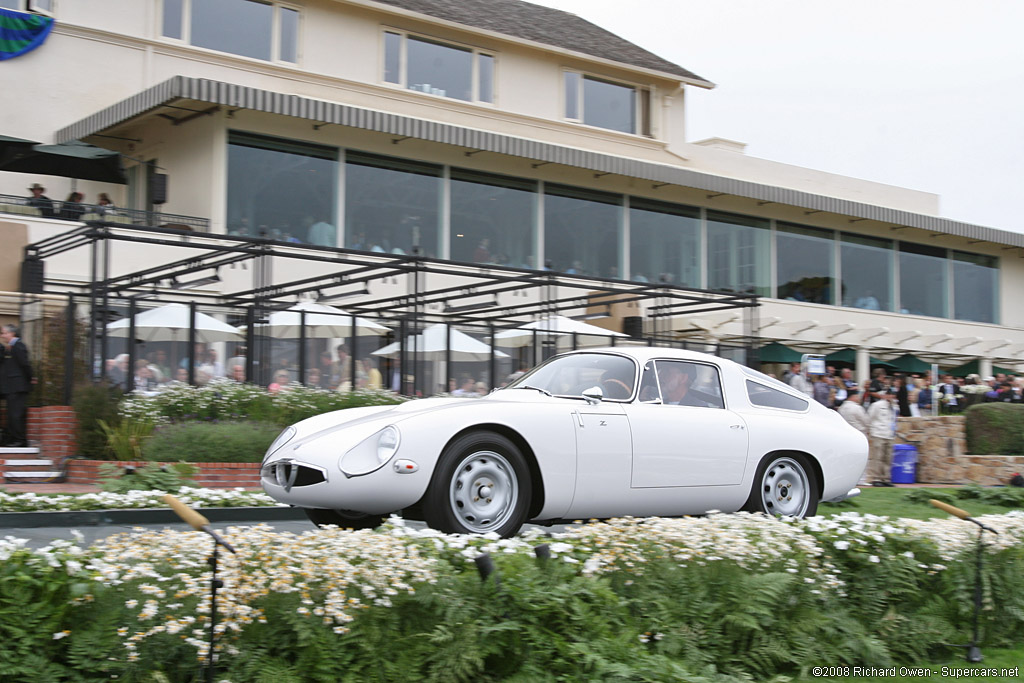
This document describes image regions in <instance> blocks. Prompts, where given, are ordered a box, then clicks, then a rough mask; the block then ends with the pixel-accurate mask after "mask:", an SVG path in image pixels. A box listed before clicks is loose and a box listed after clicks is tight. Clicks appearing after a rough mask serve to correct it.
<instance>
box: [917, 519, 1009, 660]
mask: <svg viewBox="0 0 1024 683" xmlns="http://www.w3.org/2000/svg"><path fill="white" fill-rule="evenodd" d="M928 502H929V503H931V504H932V505H933V506H935V507H937V508H939V509H940V510H944V511H945V512H948V513H949V514H951V515H953V516H954V517H959V518H960V519H962V520H964V521H966V522H973V523H974V524H977V525H978V544H977V552H976V557H975V563H974V614H973V616H972V619H971V622H972V626H971V642H970V643H968V644H967V645H954V646H953V647H963V648H966V650H967V657H966V660H967V661H968V662H971V663H972V664H976V663H978V662H980V661H982V660H983V659H985V657H984V656H982V654H981V648H980V647H979V646H978V615H979V614H980V613H981V561H982V557H983V556H984V550H985V532H986V531H991V532H992V533H993V534H997V535H998V534H999V532H998V531H996V530H995V529H993V528H992V527H990V526H986V525H985V524H982V523H981V522H979V521H978V520H976V519H974V518H973V517H971V515H970V514H969V513H968V512H967V511H966V510H961V509H960V508H958V507H954V506H952V505H949V504H947V503H943V502H942V501H939V500H935V499H932V500H930V501H928Z"/></svg>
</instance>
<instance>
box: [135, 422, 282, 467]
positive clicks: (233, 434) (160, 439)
mask: <svg viewBox="0 0 1024 683" xmlns="http://www.w3.org/2000/svg"><path fill="white" fill-rule="evenodd" d="M280 433H281V428H280V427H278V426H277V425H274V424H269V423H266V422H250V421H248V420H245V421H236V422H183V423H180V424H172V425H166V426H163V427H160V428H158V429H157V430H156V431H155V432H154V433H153V435H152V437H151V438H150V439H149V440H148V441H147V442H146V444H145V446H144V447H143V449H142V457H143V458H144V459H145V460H152V461H154V462H177V461H181V460H183V461H185V462H259V461H260V460H261V459H262V458H263V454H264V453H266V452H267V449H268V448H269V447H270V444H271V443H273V442H274V439H275V438H277V435H278V434H280Z"/></svg>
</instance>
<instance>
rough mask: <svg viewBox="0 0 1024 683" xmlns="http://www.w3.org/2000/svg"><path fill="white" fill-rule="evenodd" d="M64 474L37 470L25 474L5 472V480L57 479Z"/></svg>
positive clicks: (58, 471)
mask: <svg viewBox="0 0 1024 683" xmlns="http://www.w3.org/2000/svg"><path fill="white" fill-rule="evenodd" d="M63 474H64V473H63V472H61V471H60V470H35V471H31V472H28V471H23V472H4V478H5V479H56V478H57V477H60V476H62V475H63Z"/></svg>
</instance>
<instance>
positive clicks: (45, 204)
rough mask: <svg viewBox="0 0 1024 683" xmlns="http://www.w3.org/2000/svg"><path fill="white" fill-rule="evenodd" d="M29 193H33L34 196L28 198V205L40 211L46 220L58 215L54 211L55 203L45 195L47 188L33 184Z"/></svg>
mask: <svg viewBox="0 0 1024 683" xmlns="http://www.w3.org/2000/svg"><path fill="white" fill-rule="evenodd" d="M28 191H29V192H31V193H32V196H31V197H29V198H28V201H27V202H25V203H26V204H28V205H29V206H31V207H34V208H37V209H39V213H41V214H42V215H43V216H45V217H46V218H54V217H55V216H56V215H57V212H56V211H54V210H53V201H52V200H51V199H50V198H49V197H47V196H46V195H45V194H43V193H44V192H46V188H45V187H43V186H42V185H40V184H39V183H32V185H31V186H30V187H29V188H28Z"/></svg>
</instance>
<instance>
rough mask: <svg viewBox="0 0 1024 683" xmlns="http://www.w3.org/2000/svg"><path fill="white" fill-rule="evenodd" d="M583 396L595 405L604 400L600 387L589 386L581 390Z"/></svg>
mask: <svg viewBox="0 0 1024 683" xmlns="http://www.w3.org/2000/svg"><path fill="white" fill-rule="evenodd" d="M583 398H585V399H587V403H589V404H590V405H592V406H595V405H597V404H598V403H600V402H601V401H603V400H604V391H602V390H601V387H596V386H595V387H590V388H589V389H584V390H583Z"/></svg>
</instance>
